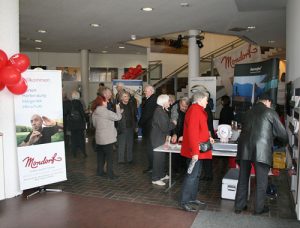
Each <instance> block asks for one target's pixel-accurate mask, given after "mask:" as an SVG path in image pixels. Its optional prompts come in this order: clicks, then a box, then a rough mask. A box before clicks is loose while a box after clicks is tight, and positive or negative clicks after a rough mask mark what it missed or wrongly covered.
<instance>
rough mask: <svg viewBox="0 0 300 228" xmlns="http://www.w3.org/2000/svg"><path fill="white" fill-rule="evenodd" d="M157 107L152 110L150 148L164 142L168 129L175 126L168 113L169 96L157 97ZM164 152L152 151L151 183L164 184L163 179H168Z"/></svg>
mask: <svg viewBox="0 0 300 228" xmlns="http://www.w3.org/2000/svg"><path fill="white" fill-rule="evenodd" d="M157 104H158V106H157V108H156V109H155V111H154V114H153V119H152V130H151V143H152V148H156V147H158V146H161V145H163V144H164V143H165V141H166V137H167V136H168V135H169V133H170V131H171V130H172V129H174V128H175V124H174V123H173V122H171V120H170V117H169V115H168V113H167V112H168V108H169V107H170V98H169V96H168V95H166V94H162V95H160V96H159V97H158V98H157ZM165 159H166V154H165V153H160V152H154V151H153V171H152V184H155V185H160V186H164V185H165V182H163V180H167V179H169V176H168V175H166V173H165V167H164V165H165Z"/></svg>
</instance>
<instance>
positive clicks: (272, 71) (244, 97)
mask: <svg viewBox="0 0 300 228" xmlns="http://www.w3.org/2000/svg"><path fill="white" fill-rule="evenodd" d="M278 74H279V59H270V60H266V61H263V62H257V63H248V64H237V65H236V66H235V69H234V80H233V90H232V107H233V108H234V110H235V112H236V113H237V120H238V122H240V121H241V117H242V114H243V113H244V112H246V111H247V110H248V109H250V108H251V107H252V106H253V104H255V103H256V102H257V100H258V99H259V97H260V96H261V95H262V94H268V95H269V96H270V97H271V99H272V100H273V101H276V100H277V99H276V98H277V88H278ZM273 105H275V103H274V102H273Z"/></svg>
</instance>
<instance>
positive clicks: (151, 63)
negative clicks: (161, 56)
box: [137, 60, 162, 83]
mask: <svg viewBox="0 0 300 228" xmlns="http://www.w3.org/2000/svg"><path fill="white" fill-rule="evenodd" d="M161 63H162V61H161V60H153V61H149V65H148V69H146V70H144V72H143V73H142V74H141V75H139V76H138V77H137V79H142V80H143V78H144V76H147V83H149V81H150V79H149V75H150V72H151V71H153V70H155V69H156V68H158V67H159V66H161Z"/></svg>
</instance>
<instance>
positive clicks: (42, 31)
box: [37, 29, 47, 33]
mask: <svg viewBox="0 0 300 228" xmlns="http://www.w3.org/2000/svg"><path fill="white" fill-rule="evenodd" d="M37 32H39V33H46V32H47V31H46V30H44V29H39V30H37Z"/></svg>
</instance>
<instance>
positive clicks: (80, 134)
mask: <svg viewBox="0 0 300 228" xmlns="http://www.w3.org/2000/svg"><path fill="white" fill-rule="evenodd" d="M79 98H80V95H79V93H78V92H77V91H73V92H72V101H71V104H70V105H69V106H68V110H66V114H67V118H68V129H69V130H70V131H71V151H72V154H73V156H74V157H76V153H77V148H79V149H80V151H81V152H82V153H83V156H84V157H87V154H86V150H85V135H84V131H85V128H86V121H85V113H84V110H83V106H82V103H81V101H80V100H79Z"/></svg>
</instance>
